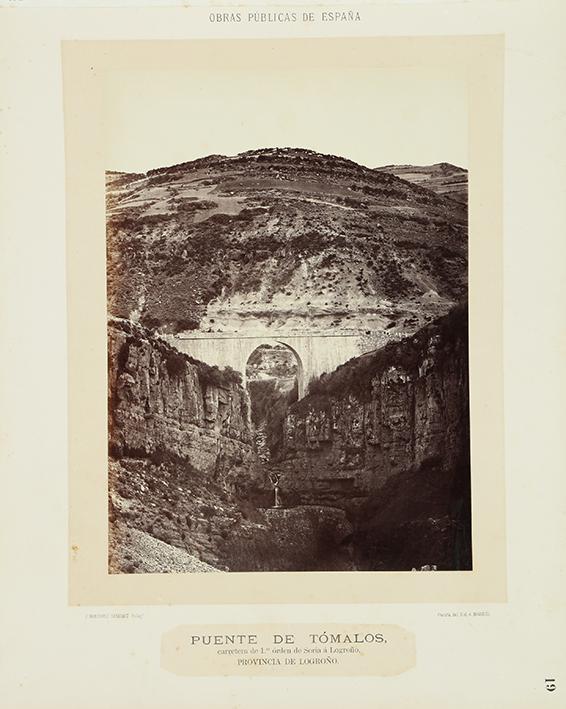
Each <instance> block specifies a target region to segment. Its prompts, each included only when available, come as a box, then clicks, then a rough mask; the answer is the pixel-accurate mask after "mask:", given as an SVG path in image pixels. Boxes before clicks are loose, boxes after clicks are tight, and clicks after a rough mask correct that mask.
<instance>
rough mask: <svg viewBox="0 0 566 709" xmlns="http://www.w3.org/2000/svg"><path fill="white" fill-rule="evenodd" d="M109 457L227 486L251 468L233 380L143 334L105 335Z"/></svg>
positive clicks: (115, 327) (248, 436) (247, 429)
mask: <svg viewBox="0 0 566 709" xmlns="http://www.w3.org/2000/svg"><path fill="white" fill-rule="evenodd" d="M108 333H109V352H108V362H109V368H108V388H109V401H110V406H109V409H110V411H109V414H110V416H109V418H110V425H109V434H110V450H111V452H114V453H115V454H116V455H118V456H132V457H143V458H152V457H153V458H154V459H157V460H158V461H159V458H163V457H169V458H171V457H173V458H177V459H179V460H183V461H186V462H187V463H188V464H189V465H190V466H192V467H193V468H194V469H195V470H198V471H200V472H203V473H206V474H208V475H210V476H211V477H213V478H219V479H221V480H222V481H223V482H224V483H225V484H226V486H227V487H230V485H231V484H233V483H235V482H236V481H237V479H238V478H241V477H242V475H243V474H246V475H248V474H249V472H250V471H251V469H252V468H253V464H254V462H255V456H254V451H253V445H252V430H251V423H250V413H249V399H248V395H247V392H246V391H245V389H243V388H242V386H241V384H240V382H239V377H238V375H237V374H236V373H235V372H230V371H229V370H218V369H216V368H213V367H209V366H208V365H206V364H204V363H203V362H198V361H196V360H192V359H191V358H189V357H187V356H185V355H183V354H181V353H179V352H177V351H176V350H174V349H173V348H172V347H170V346H169V345H167V344H166V343H165V342H163V341H162V340H160V339H159V338H156V337H154V336H152V335H151V334H150V333H149V332H148V331H146V330H145V329H144V328H142V327H140V326H138V325H135V324H133V323H131V322H128V321H122V320H114V321H111V323H110V324H109V328H108Z"/></svg>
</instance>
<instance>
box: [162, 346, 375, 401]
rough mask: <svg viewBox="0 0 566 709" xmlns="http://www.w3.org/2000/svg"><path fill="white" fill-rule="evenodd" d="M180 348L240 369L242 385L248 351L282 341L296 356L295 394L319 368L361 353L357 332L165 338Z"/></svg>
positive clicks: (325, 368) (328, 367) (301, 392)
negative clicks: (296, 388) (296, 389)
mask: <svg viewBox="0 0 566 709" xmlns="http://www.w3.org/2000/svg"><path fill="white" fill-rule="evenodd" d="M167 339H168V341H169V342H170V344H172V345H173V346H174V347H175V348H177V349H178V350H180V351H181V352H185V353H186V354H188V355H190V356H191V357H194V358H195V359H199V360H201V361H202V362H206V363H207V364H211V365H217V366H218V367H227V366H229V367H232V369H235V370H236V371H237V372H240V373H241V374H242V377H243V381H244V385H245V378H246V365H247V362H248V359H249V357H250V355H251V354H252V352H254V350H256V349H257V348H258V347H260V346H261V345H271V346H273V345H276V344H279V345H283V346H285V347H287V348H288V349H289V350H291V352H293V354H294V355H295V358H296V360H297V384H298V395H299V398H302V397H303V396H304V395H305V392H306V388H307V385H308V383H309V382H310V380H311V379H313V378H314V377H317V376H319V375H321V374H322V373H323V372H331V371H332V370H334V369H336V367H338V366H339V365H340V364H344V362H347V361H348V360H349V359H351V358H352V357H356V356H357V355H359V354H361V353H362V348H361V342H360V339H361V338H360V336H359V335H357V334H332V335H326V334H303V333H301V334H287V335H285V334H275V333H269V334H267V333H266V334H262V335H259V334H253V335H239V334H230V333H218V334H210V333H190V334H184V335H175V336H170V337H168V338H167Z"/></svg>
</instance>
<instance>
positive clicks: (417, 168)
mask: <svg viewBox="0 0 566 709" xmlns="http://www.w3.org/2000/svg"><path fill="white" fill-rule="evenodd" d="M467 110H468V107H467V93H466V85H465V84H464V82H459V81H456V80H450V79H448V78H442V77H441V78H438V77H431V76H428V75H427V74H426V72H422V71H419V70H418V69H397V68H396V69H371V70H369V69H368V70H355V69H344V70H342V71H337V72H333V73H332V76H329V75H328V74H326V73H325V72H322V71H313V72H298V71H290V70H289V71H286V70H277V71H271V72H267V71H266V72H265V73H263V74H262V71H261V70H259V69H258V70H257V71H256V72H255V75H253V76H252V75H250V72H249V71H247V72H238V71H228V70H226V71H221V70H214V71H213V70H210V71H205V70H202V71H193V72H191V73H188V72H182V71H178V72H175V71H170V72H167V73H159V72H155V73H152V72H151V71H144V72H135V71H129V72H115V73H113V74H111V75H109V76H108V78H107V81H106V85H105V92H104V112H105V161H106V164H105V169H106V239H107V244H106V246H107V264H106V265H107V306H108V397H109V406H108V439H109V448H108V451H109V457H108V465H109V475H108V514H109V549H108V570H109V572H110V573H111V574H134V573H138V574H140V573H141V574H143V573H188V572H197V573H201V572H229V571H236V572H238V571H436V570H438V571H447V570H470V569H472V532H471V486H470V416H469V392H468V382H469V366H468V308H467V303H468V172H467V167H466V166H467V161H468V156H467V151H468V123H467Z"/></svg>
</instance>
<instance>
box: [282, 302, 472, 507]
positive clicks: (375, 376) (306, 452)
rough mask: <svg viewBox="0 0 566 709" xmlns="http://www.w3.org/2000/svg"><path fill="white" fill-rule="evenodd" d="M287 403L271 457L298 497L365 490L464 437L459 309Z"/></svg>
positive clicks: (438, 455)
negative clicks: (279, 445)
mask: <svg viewBox="0 0 566 709" xmlns="http://www.w3.org/2000/svg"><path fill="white" fill-rule="evenodd" d="M311 390H312V392H313V393H312V394H311V395H310V396H308V397H306V398H305V399H303V400H302V401H300V402H298V403H297V404H295V405H294V406H292V407H291V409H290V412H289V414H288V416H287V418H286V421H285V437H284V441H285V443H284V445H285V450H284V453H283V456H282V461H281V462H280V464H279V467H280V468H281V470H283V471H285V472H286V474H285V486H286V487H287V489H288V490H293V491H294V492H295V493H296V495H297V496H298V497H299V498H300V499H302V500H305V501H306V500H308V501H310V500H311V499H312V498H313V497H317V498H318V500H319V501H320V499H321V498H320V495H322V497H323V499H324V498H327V497H328V495H329V494H330V495H332V491H333V490H334V492H335V494H336V496H340V497H343V496H344V494H346V495H350V496H366V495H368V494H369V493H371V492H372V491H374V490H376V489H378V488H380V487H381V486H383V484H384V483H385V482H386V480H387V479H388V478H389V477H391V476H392V475H395V474H396V473H399V472H402V471H404V470H408V469H410V468H418V467H419V466H420V465H422V464H423V463H424V462H425V461H427V460H430V459H439V460H441V461H442V464H443V466H444V467H445V468H446V469H449V468H450V467H451V466H452V465H453V464H454V461H455V460H456V459H457V458H458V457H459V456H460V455H461V451H462V449H463V447H465V446H467V441H468V433H467V428H468V411H467V401H468V351H467V311H466V310H465V309H463V308H462V309H457V310H456V311H454V312H453V313H452V314H451V315H449V316H448V317H446V318H443V319H442V320H440V321H438V322H437V323H435V324H434V325H432V326H429V327H428V328H425V329H424V330H422V331H421V332H419V333H418V334H417V335H416V336H415V337H413V338H410V339H408V340H405V341H403V342H400V343H394V344H392V345H390V346H388V347H385V348H383V349H382V350H378V351H377V352H375V353H372V354H369V355H366V356H364V357H360V358H357V359H355V360H352V361H351V362H349V363H347V364H346V365H344V366H343V367H339V368H338V369H337V370H336V371H335V372H333V373H331V374H330V375H327V376H325V377H322V378H321V379H320V380H318V381H317V382H314V385H311Z"/></svg>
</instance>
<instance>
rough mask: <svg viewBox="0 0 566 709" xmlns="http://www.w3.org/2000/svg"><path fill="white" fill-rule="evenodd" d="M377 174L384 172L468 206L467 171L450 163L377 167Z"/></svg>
mask: <svg viewBox="0 0 566 709" xmlns="http://www.w3.org/2000/svg"><path fill="white" fill-rule="evenodd" d="M376 170H377V171H378V172H386V173H388V174H390V175H395V176H396V177H400V178H401V179H403V180H407V182H412V183H413V184H415V185H419V186H421V187H426V188H427V189H429V190H432V191H433V192H436V194H439V195H442V196H443V197H449V198H450V199H453V200H455V201H456V202H460V203H462V204H468V171H467V170H464V168H462V167H457V166H456V165H450V163H446V162H440V163H437V164H436V165H425V166H420V167H418V166H416V165H387V166H386V167H377V168H376Z"/></svg>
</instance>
